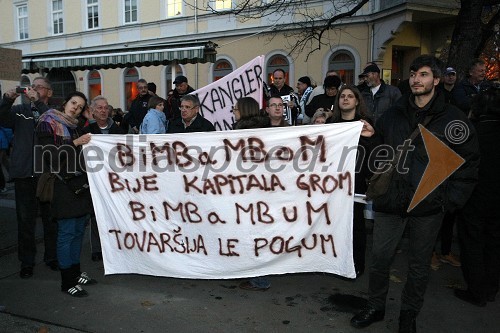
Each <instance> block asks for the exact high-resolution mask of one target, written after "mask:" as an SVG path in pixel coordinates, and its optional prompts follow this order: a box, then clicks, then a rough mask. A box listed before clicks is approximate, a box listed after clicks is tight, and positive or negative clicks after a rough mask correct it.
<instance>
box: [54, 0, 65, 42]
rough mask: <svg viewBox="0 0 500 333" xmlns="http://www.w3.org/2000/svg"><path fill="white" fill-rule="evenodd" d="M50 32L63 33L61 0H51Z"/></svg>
mask: <svg viewBox="0 0 500 333" xmlns="http://www.w3.org/2000/svg"><path fill="white" fill-rule="evenodd" d="M52 29H53V30H52V33H53V34H54V35H58V34H62V33H63V6H62V0H53V1H52Z"/></svg>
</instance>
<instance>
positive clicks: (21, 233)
mask: <svg viewBox="0 0 500 333" xmlns="http://www.w3.org/2000/svg"><path fill="white" fill-rule="evenodd" d="M37 181H38V179H37V178H35V177H29V178H16V179H15V180H14V186H15V196H16V215H17V243H18V257H19V261H21V267H30V266H34V265H35V255H36V242H35V227H36V217H37V213H38V205H39V203H38V200H37V198H36V184H37ZM40 213H41V216H42V223H43V237H44V245H45V253H44V256H43V259H44V261H45V262H47V263H48V262H51V261H55V260H57V257H56V240H57V225H56V223H54V222H53V221H52V219H51V217H50V204H47V203H45V204H40Z"/></svg>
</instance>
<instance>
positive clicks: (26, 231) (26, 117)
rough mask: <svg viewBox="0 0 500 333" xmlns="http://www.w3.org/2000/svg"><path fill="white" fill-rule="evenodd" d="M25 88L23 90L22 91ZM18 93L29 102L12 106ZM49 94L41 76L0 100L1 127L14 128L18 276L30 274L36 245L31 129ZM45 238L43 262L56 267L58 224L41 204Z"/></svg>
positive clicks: (12, 173)
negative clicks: (31, 84) (53, 221)
mask: <svg viewBox="0 0 500 333" xmlns="http://www.w3.org/2000/svg"><path fill="white" fill-rule="evenodd" d="M21 90H22V91H24V92H21ZM21 93H24V95H25V96H26V97H27V98H28V99H29V100H30V103H26V104H18V105H13V104H14V101H15V100H16V99H17V98H18V97H19V96H20V94H21ZM51 96H52V86H51V83H50V81H49V80H47V79H46V78H44V77H37V78H35V79H34V80H33V86H32V87H26V88H24V89H20V88H19V87H18V88H17V91H16V89H11V90H9V91H7V92H6V93H5V94H4V95H3V98H2V102H1V103H0V126H3V127H8V128H12V129H13V130H14V131H15V136H14V140H13V149H12V154H11V160H10V172H9V174H10V177H11V179H13V180H14V186H15V192H16V213H17V223H18V239H19V243H18V255H19V260H20V261H21V272H20V277H21V278H23V279H26V278H30V277H31V276H33V266H34V265H35V255H36V244H35V226H36V216H37V211H38V207H37V199H36V185H37V177H35V174H34V170H33V147H34V142H35V135H34V130H35V126H36V123H37V122H38V118H39V117H40V115H41V114H43V113H44V112H45V111H47V110H48V109H49V107H48V105H47V104H48V100H49V98H50V97H51ZM40 211H41V215H42V221H43V227H44V241H45V254H44V261H45V263H46V264H47V265H48V266H49V267H50V268H51V269H53V270H57V269H58V268H57V258H56V237H57V226H56V225H55V224H54V223H52V222H51V219H50V206H49V205H48V204H43V205H41V207H40Z"/></svg>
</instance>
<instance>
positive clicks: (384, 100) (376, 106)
mask: <svg viewBox="0 0 500 333" xmlns="http://www.w3.org/2000/svg"><path fill="white" fill-rule="evenodd" d="M361 95H363V98H364V100H365V103H366V108H367V109H368V112H367V116H368V117H370V118H371V119H373V121H374V122H375V124H376V123H377V121H378V119H379V118H380V116H382V114H384V112H385V111H386V110H387V109H389V108H390V107H391V106H393V105H394V104H396V102H397V101H398V99H399V98H400V97H401V91H400V90H399V89H398V88H396V87H394V86H390V85H387V84H385V82H384V81H381V85H380V88H379V89H378V91H377V93H376V94H375V95H373V94H372V91H371V89H370V88H368V89H365V90H363V91H362V92H361Z"/></svg>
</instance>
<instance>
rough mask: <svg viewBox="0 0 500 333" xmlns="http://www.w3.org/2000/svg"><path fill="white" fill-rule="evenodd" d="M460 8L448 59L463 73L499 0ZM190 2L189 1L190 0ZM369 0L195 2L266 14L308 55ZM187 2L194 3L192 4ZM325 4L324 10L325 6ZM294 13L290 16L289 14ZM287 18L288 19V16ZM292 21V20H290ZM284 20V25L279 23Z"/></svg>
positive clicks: (245, 15) (250, 15) (489, 32)
mask: <svg viewBox="0 0 500 333" xmlns="http://www.w3.org/2000/svg"><path fill="white" fill-rule="evenodd" d="M456 1H460V4H461V8H460V11H459V13H458V16H457V20H456V24H455V28H454V32H453V37H452V41H451V44H450V49H449V51H448V50H446V51H448V52H446V51H445V54H447V55H448V59H447V63H448V64H449V65H452V66H454V67H455V68H456V69H457V71H458V72H459V74H462V75H463V74H464V73H465V71H466V69H467V65H468V63H469V62H470V60H471V59H473V58H477V57H479V56H480V55H481V53H482V51H483V50H484V48H485V46H486V45H487V42H488V41H489V40H491V38H492V37H493V36H494V35H495V34H498V33H499V30H500V28H499V25H500V24H499V17H500V10H499V8H500V5H499V4H500V0H456ZM189 2H190V3H192V1H189ZM368 2H369V0H330V1H324V2H323V5H322V6H319V7H315V6H314V2H312V1H307V0H268V1H267V2H264V1H262V0H242V1H238V2H237V4H236V5H235V7H233V8H231V9H228V10H223V11H221V10H219V9H218V8H214V7H213V4H214V1H211V0H202V1H199V2H198V8H197V10H200V11H206V12H209V13H213V14H217V15H228V14H231V15H234V16H235V17H236V19H238V20H240V21H247V20H252V19H262V18H267V20H268V21H269V22H270V23H272V24H273V28H272V29H270V31H272V32H274V34H278V33H279V34H282V35H284V36H285V37H287V42H288V50H289V53H290V54H294V53H295V54H299V53H300V54H307V57H308V56H309V55H310V54H311V53H313V52H315V51H317V50H320V49H321V48H322V47H323V46H328V47H329V46H330V45H329V40H328V38H325V35H326V34H327V32H328V31H330V30H332V29H340V28H339V24H341V23H342V19H344V18H347V17H350V16H353V15H355V14H356V13H357V12H358V11H359V10H360V9H361V8H362V7H363V6H364V5H365V4H367V3H368ZM185 3H186V5H188V6H191V7H193V5H192V4H191V5H190V4H188V1H185ZM325 8H326V10H324V9H325ZM292 17H293V20H290V18H292ZM287 19H288V20H287ZM289 22H293V23H291V24H290V23H289ZM282 23H286V24H287V26H286V29H285V30H284V29H283V26H280V24H282Z"/></svg>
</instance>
